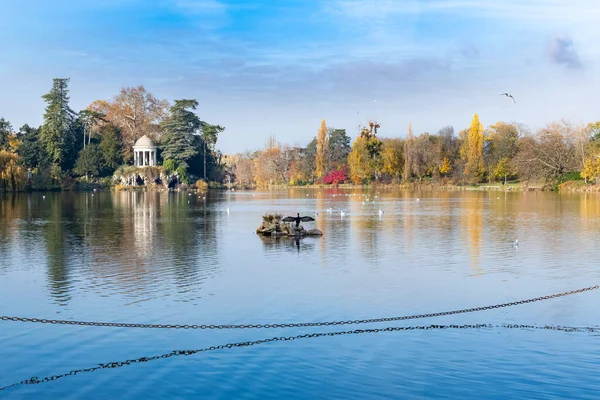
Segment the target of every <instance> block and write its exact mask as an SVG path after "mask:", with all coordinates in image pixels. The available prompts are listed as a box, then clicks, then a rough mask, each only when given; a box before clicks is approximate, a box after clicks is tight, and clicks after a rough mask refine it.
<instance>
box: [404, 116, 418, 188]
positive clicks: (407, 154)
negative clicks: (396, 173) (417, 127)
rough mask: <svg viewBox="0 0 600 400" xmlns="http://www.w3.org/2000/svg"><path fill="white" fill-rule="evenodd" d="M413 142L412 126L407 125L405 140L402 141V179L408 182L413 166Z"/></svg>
mask: <svg viewBox="0 0 600 400" xmlns="http://www.w3.org/2000/svg"><path fill="white" fill-rule="evenodd" d="M414 142H415V138H414V135H413V130H412V124H411V123H409V124H408V132H406V140H404V173H403V174H402V178H403V179H404V180H405V181H408V180H409V179H410V177H411V175H412V170H413V164H414V158H415V157H414V152H415V149H414Z"/></svg>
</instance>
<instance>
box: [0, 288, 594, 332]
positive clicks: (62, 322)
mask: <svg viewBox="0 0 600 400" xmlns="http://www.w3.org/2000/svg"><path fill="white" fill-rule="evenodd" d="M599 288H600V286H599V285H595V286H590V287H587V288H583V289H577V290H570V291H568V292H562V293H556V294H552V295H548V296H542V297H535V298H532V299H527V300H519V301H513V302H510V303H503V304H496V305H492V306H484V307H474V308H467V309H462V310H453V311H442V312H436V313H428V314H417V315H404V316H401V317H387V318H373V319H356V320H347V321H326V322H295V323H282V324H239V325H231V324H230V325H180V324H132V323H124V322H94V321H70V320H60V319H42V318H26V317H10V316H5V315H3V316H0V320H2V321H12V322H34V323H41V324H57V325H81V326H104V327H117V328H144V329H148V328H150V329H264V328H298V327H315V326H332V325H357V324H369V323H374V322H392V321H405V320H411V319H422V318H433V317H441V316H445V315H456V314H465V313H472V312H478V311H485V310H492V309H497V308H504V307H512V306H516V305H520V304H528V303H534V302H537V301H542V300H549V299H555V298H557V297H564V296H570V295H573V294H577V293H582V292H587V291H590V290H597V289H599Z"/></svg>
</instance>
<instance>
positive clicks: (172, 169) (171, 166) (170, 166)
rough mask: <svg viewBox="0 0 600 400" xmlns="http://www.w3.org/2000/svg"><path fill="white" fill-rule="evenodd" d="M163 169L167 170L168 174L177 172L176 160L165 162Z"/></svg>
mask: <svg viewBox="0 0 600 400" xmlns="http://www.w3.org/2000/svg"><path fill="white" fill-rule="evenodd" d="M163 168H164V169H165V172H166V173H167V174H170V173H172V172H175V170H176V169H177V163H176V162H175V160H165V162H163Z"/></svg>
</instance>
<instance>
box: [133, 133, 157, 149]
mask: <svg viewBox="0 0 600 400" xmlns="http://www.w3.org/2000/svg"><path fill="white" fill-rule="evenodd" d="M133 146H134V147H156V146H155V145H154V142H152V140H151V139H150V138H149V137H148V136H146V135H144V136H142V137H141V138H139V139H138V140H137V141H136V142H135V144H134V145H133Z"/></svg>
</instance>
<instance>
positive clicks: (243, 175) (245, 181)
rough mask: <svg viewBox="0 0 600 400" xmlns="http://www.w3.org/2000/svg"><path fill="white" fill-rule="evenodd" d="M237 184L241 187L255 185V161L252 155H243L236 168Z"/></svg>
mask: <svg viewBox="0 0 600 400" xmlns="http://www.w3.org/2000/svg"><path fill="white" fill-rule="evenodd" d="M234 174H235V182H236V183H237V184H238V185H241V186H246V187H249V186H252V185H253V184H254V160H253V159H252V158H251V156H250V155H248V154H245V155H242V156H241V157H240V158H239V160H238V161H237V163H236V164H235V167H234Z"/></svg>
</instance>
